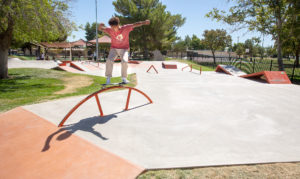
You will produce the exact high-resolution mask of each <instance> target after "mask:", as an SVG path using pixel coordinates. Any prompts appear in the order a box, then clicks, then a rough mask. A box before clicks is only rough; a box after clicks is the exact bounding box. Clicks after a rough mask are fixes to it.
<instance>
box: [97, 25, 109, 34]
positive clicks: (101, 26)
mask: <svg viewBox="0 0 300 179" xmlns="http://www.w3.org/2000/svg"><path fill="white" fill-rule="evenodd" d="M106 29H107V27H105V25H104V23H100V24H99V26H98V30H100V31H102V32H104V31H105V30H106Z"/></svg>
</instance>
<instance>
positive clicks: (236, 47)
mask: <svg viewBox="0 0 300 179" xmlns="http://www.w3.org/2000/svg"><path fill="white" fill-rule="evenodd" d="M233 51H234V52H235V53H236V54H237V55H238V56H239V58H241V55H243V54H244V53H245V47H244V44H243V43H237V44H234V46H233Z"/></svg>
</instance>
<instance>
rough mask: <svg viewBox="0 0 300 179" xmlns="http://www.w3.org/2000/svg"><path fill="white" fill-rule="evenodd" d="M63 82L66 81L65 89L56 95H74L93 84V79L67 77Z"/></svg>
mask: <svg viewBox="0 0 300 179" xmlns="http://www.w3.org/2000/svg"><path fill="white" fill-rule="evenodd" d="M62 80H63V81H64V86H65V88H64V89H63V90H60V91H57V92H55V93H54V94H66V93H74V92H76V90H77V89H78V88H82V87H86V86H89V85H91V84H92V83H93V79H92V78H90V77H87V76H72V77H65V78H63V79H62Z"/></svg>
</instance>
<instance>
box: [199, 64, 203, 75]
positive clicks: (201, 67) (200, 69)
mask: <svg viewBox="0 0 300 179" xmlns="http://www.w3.org/2000/svg"><path fill="white" fill-rule="evenodd" d="M199 70H200V75H201V73H202V67H201V66H200V69H199Z"/></svg>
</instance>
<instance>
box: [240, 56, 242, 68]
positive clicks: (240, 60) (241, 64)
mask: <svg viewBox="0 0 300 179" xmlns="http://www.w3.org/2000/svg"><path fill="white" fill-rule="evenodd" d="M240 70H242V59H241V58H240Z"/></svg>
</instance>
